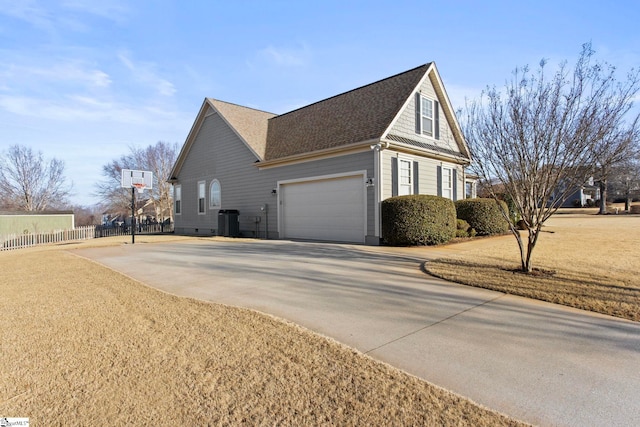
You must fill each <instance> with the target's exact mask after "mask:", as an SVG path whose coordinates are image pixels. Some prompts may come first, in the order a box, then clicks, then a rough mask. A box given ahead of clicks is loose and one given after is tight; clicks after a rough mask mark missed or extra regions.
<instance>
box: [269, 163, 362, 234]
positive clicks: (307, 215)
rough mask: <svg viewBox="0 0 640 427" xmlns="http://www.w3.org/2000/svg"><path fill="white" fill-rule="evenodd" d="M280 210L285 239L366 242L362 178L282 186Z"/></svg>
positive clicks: (335, 179)
mask: <svg viewBox="0 0 640 427" xmlns="http://www.w3.org/2000/svg"><path fill="white" fill-rule="evenodd" d="M280 207H281V213H282V217H281V223H280V224H281V228H282V230H281V232H282V233H281V234H282V236H283V238H289V239H313V240H331V241H338V242H357V243H364V236H365V185H364V183H363V178H362V175H356V176H349V177H340V178H332V179H322V180H317V181H305V182H296V183H288V184H282V185H281V186H280Z"/></svg>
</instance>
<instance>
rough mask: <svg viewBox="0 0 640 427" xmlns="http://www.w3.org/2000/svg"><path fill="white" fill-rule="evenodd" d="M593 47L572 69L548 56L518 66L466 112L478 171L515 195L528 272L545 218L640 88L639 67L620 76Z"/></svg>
mask: <svg viewBox="0 0 640 427" xmlns="http://www.w3.org/2000/svg"><path fill="white" fill-rule="evenodd" d="M593 54H594V52H593V50H592V49H591V45H590V44H585V45H584V46H583V49H582V53H581V55H580V57H579V59H578V61H577V62H576V64H575V66H574V67H573V68H572V69H571V70H570V69H569V68H568V67H567V63H566V62H564V63H562V64H561V65H560V66H559V67H558V70H557V71H556V72H555V73H553V74H552V75H551V76H547V74H546V69H545V66H546V61H544V60H543V61H541V62H540V67H539V68H538V70H537V71H536V72H535V73H532V72H530V71H529V69H528V67H525V68H523V69H516V70H515V72H514V74H513V77H512V79H511V80H510V81H508V82H507V83H506V85H505V93H504V94H503V93H501V92H500V91H499V90H498V89H496V88H495V87H494V88H487V90H486V91H484V92H483V94H482V96H481V97H480V99H479V100H477V101H475V102H472V103H470V104H469V105H468V106H467V109H466V116H464V117H463V119H464V120H463V123H462V124H463V128H464V135H465V138H466V140H467V142H468V144H469V146H470V148H471V151H472V155H473V158H474V165H473V168H474V171H475V172H476V173H477V174H478V175H479V176H480V177H481V179H482V181H483V184H484V185H485V186H486V188H487V190H488V192H489V194H491V196H492V197H494V198H496V199H497V198H498V193H503V194H504V195H505V196H506V197H508V198H510V199H511V201H512V202H513V206H514V207H515V209H516V211H517V213H518V214H519V217H520V218H521V224H520V225H521V227H522V228H524V229H525V231H526V233H527V236H526V239H527V240H526V244H525V242H524V241H523V238H522V236H521V234H520V232H519V231H518V229H517V228H518V227H517V224H514V223H513V221H509V223H510V228H511V232H512V233H513V235H514V236H515V238H516V241H517V243H518V248H519V250H520V261H521V266H520V267H521V270H522V271H524V272H531V271H532V262H531V255H532V253H533V250H534V248H535V245H536V243H537V241H538V237H539V236H540V231H541V228H542V226H543V224H544V223H545V221H547V220H548V219H549V218H550V217H551V215H553V214H554V213H555V212H556V211H557V209H558V208H559V207H560V206H561V205H562V204H563V203H564V202H565V201H566V199H567V198H568V197H569V195H570V194H571V193H572V192H573V191H574V190H575V188H576V186H578V185H582V184H583V183H585V182H586V180H587V179H588V177H589V175H590V174H591V173H592V172H593V171H592V166H593V164H594V159H595V156H596V153H597V151H596V149H597V147H598V144H599V143H601V142H602V141H607V140H612V138H613V136H614V135H613V133H615V131H617V130H619V129H620V127H619V124H620V123H621V121H622V117H624V116H625V114H626V113H627V112H628V111H629V109H630V108H631V99H632V98H633V97H634V96H635V94H636V93H637V92H638V86H639V84H638V73H637V72H635V73H632V74H630V75H629V76H628V79H627V80H625V81H624V82H621V83H618V82H617V81H616V79H615V73H614V69H613V68H612V67H608V66H605V65H603V64H600V63H596V62H592V56H593ZM503 214H504V217H505V219H507V220H509V214H508V212H503Z"/></svg>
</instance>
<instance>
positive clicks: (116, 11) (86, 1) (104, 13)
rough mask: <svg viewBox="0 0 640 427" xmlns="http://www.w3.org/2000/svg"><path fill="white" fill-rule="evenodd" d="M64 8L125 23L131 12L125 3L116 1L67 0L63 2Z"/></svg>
mask: <svg viewBox="0 0 640 427" xmlns="http://www.w3.org/2000/svg"><path fill="white" fill-rule="evenodd" d="M62 7H64V8H66V9H72V10H76V11H80V12H85V13H88V14H90V15H95V16H100V17H102V18H106V19H109V20H111V21H115V22H123V21H124V18H125V17H127V16H128V15H129V12H130V11H129V8H128V6H127V4H126V3H125V2H121V1H116V0H110V1H96V0H65V1H63V2H62Z"/></svg>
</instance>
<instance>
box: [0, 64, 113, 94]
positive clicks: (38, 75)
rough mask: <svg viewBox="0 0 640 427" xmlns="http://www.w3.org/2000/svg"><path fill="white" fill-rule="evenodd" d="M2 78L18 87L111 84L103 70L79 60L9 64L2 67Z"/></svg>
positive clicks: (0, 72) (0, 71)
mask: <svg viewBox="0 0 640 427" xmlns="http://www.w3.org/2000/svg"><path fill="white" fill-rule="evenodd" d="M0 76H2V77H3V78H4V80H5V81H8V82H12V83H14V84H16V85H18V86H19V85H20V82H22V83H23V84H25V83H29V86H36V85H43V83H46V84H51V83H56V82H57V83H65V82H66V83H72V84H80V85H86V86H89V87H97V88H104V87H108V86H109V85H110V84H111V77H110V76H109V74H107V73H105V72H104V71H102V70H98V69H95V68H93V67H90V66H88V64H84V63H83V62H81V61H77V60H68V61H63V62H59V63H56V64H52V65H48V66H45V65H16V64H14V63H9V64H7V65H5V66H4V67H2V66H0Z"/></svg>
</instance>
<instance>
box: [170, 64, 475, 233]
mask: <svg viewBox="0 0 640 427" xmlns="http://www.w3.org/2000/svg"><path fill="white" fill-rule="evenodd" d="M470 160H471V159H470V154H469V150H468V148H467V145H466V143H465V141H464V138H463V136H462V132H461V130H460V126H459V124H458V121H457V118H456V116H455V112H454V110H453V108H452V106H451V103H450V101H449V98H448V96H447V93H446V91H445V88H444V85H443V84H442V80H441V78H440V75H439V73H438V70H437V68H436V66H435V63H433V62H431V63H428V64H425V65H422V66H419V67H417V68H414V69H412V70H408V71H405V72H403V73H400V74H397V75H394V76H391V77H388V78H386V79H383V80H380V81H377V82H374V83H371V84H368V85H366V86H362V87H360V88H357V89H353V90H351V91H348V92H345V93H342V94H340V95H336V96H333V97H331V98H328V99H325V100H322V101H319V102H316V103H314V104H311V105H307V106H305V107H302V108H299V109H297V110H294V111H290V112H288V113H285V114H280V115H277V114H272V113H268V112H265V111H259V110H255V109H252V108H248V107H243V106H240V105H236V104H232V103H228V102H223V101H220V100H217V99H212V98H206V99H205V100H204V102H203V104H202V107H201V108H200V111H199V112H198V115H197V117H196V119H195V122H194V124H193V126H192V128H191V131H190V132H189V135H188V136H187V139H186V141H185V143H184V146H183V147H182V150H181V152H180V154H179V156H178V159H177V161H176V163H175V165H174V167H173V170H172V172H171V179H170V182H171V183H172V184H173V186H174V211H175V212H174V213H175V231H176V233H180V234H192V235H229V231H230V230H232V231H233V234H239V235H241V236H243V237H256V238H273V239H309V240H323V241H336V242H352V243H363V244H373V245H377V244H379V243H380V236H381V224H380V221H381V218H380V203H381V201H382V200H384V199H386V198H389V197H392V196H397V195H405V194H432V195H440V196H442V197H447V198H450V199H452V200H458V199H461V198H464V197H465V183H468V182H469V179H468V178H467V177H466V176H465V167H466V166H468V165H469V163H470ZM236 219H237V221H238V222H237V224H238V226H237V227H235V226H234V227H230V226H229V223H228V221H229V220H231V221H236Z"/></svg>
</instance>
